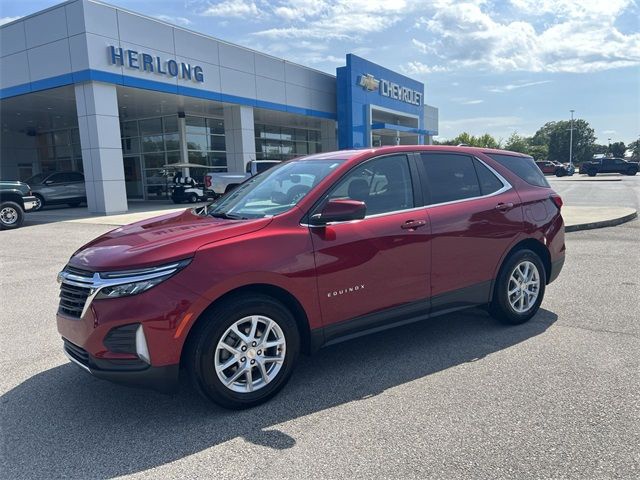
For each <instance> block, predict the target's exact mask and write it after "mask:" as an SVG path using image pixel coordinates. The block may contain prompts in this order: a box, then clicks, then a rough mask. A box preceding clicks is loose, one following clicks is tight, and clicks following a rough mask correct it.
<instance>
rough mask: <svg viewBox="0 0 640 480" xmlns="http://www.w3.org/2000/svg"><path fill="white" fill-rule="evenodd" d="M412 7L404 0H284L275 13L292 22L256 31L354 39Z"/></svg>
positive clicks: (380, 28)
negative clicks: (287, 24) (288, 24)
mask: <svg viewBox="0 0 640 480" xmlns="http://www.w3.org/2000/svg"><path fill="white" fill-rule="evenodd" d="M411 5H413V4H411ZM411 8H412V7H411V6H410V5H409V4H408V3H407V2H406V1H405V0H336V1H327V0H318V1H311V0H285V1H281V2H279V3H278V4H277V6H276V7H274V8H273V14H274V15H275V16H277V17H279V18H281V19H282V20H285V21H287V22H289V23H290V24H291V25H290V26H286V27H276V28H270V29H267V30H262V31H259V32H256V33H255V34H256V35H259V36H262V37H267V38H273V39H280V38H295V39H299V38H308V39H317V40H345V39H355V38H361V37H362V36H365V35H368V34H371V33H375V32H381V31H384V30H386V29H388V28H389V27H391V26H392V25H394V24H396V23H397V22H398V21H400V20H401V19H402V18H404V17H405V15H406V13H407V11H408V10H410V9H411Z"/></svg>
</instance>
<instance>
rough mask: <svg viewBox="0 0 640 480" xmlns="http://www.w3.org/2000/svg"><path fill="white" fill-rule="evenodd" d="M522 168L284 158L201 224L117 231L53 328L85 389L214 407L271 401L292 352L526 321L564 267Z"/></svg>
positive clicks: (452, 157)
mask: <svg viewBox="0 0 640 480" xmlns="http://www.w3.org/2000/svg"><path fill="white" fill-rule="evenodd" d="M561 206H562V200H561V198H560V197H559V196H558V195H557V194H556V193H555V192H554V191H553V190H552V189H551V188H550V187H549V184H548V183H547V181H546V180H545V178H544V176H543V174H542V172H540V170H539V169H538V167H537V166H536V164H535V163H534V161H533V159H532V158H531V157H528V156H525V155H522V154H519V153H512V152H506V151H501V150H488V149H483V148H470V147H446V146H395V147H381V148H376V149H367V150H350V151H339V152H332V153H322V154H317V155H311V156H307V157H302V158H297V159H294V160H290V161H287V162H283V163H281V164H280V165H278V166H276V167H273V168H272V169H270V170H268V171H266V172H263V173H261V174H260V175H257V176H255V177H252V178H250V179H248V180H247V181H245V182H244V183H242V184H241V185H240V186H239V187H237V188H236V189H235V190H233V191H231V192H229V193H227V194H226V195H224V196H222V197H221V198H219V199H218V200H217V201H216V202H215V203H213V204H212V205H209V206H207V207H204V208H201V209H188V210H185V211H182V212H178V213H170V214H167V215H163V216H160V217H157V218H153V219H149V220H144V221H141V222H137V223H133V224H131V225H128V226H124V227H120V228H116V229H115V230H113V231H111V232H108V233H106V234H104V235H102V236H100V237H98V238H96V239H95V240H93V241H92V242H90V243H88V244H87V245H85V246H83V247H82V248H80V249H79V250H78V251H77V252H75V253H74V254H73V256H72V257H71V258H70V260H69V262H68V264H67V265H66V266H65V268H64V269H63V270H62V272H60V274H59V275H58V281H59V282H60V304H59V309H58V313H57V322H58V330H59V332H60V334H61V335H62V338H63V343H64V351H65V353H66V354H67V356H68V357H69V359H70V360H71V361H72V362H74V363H76V364H77V365H79V366H80V367H81V368H83V369H84V370H86V371H88V372H89V373H91V374H93V375H95V376H96V377H99V378H103V379H108V380H113V381H117V382H122V383H128V384H133V385H138V386H147V387H151V388H155V389H157V390H161V391H170V390H172V389H174V388H175V387H176V385H177V380H178V376H179V374H180V372H183V373H185V374H186V375H188V376H189V377H190V379H191V381H192V383H193V385H194V386H195V387H196V389H197V390H198V391H200V392H201V393H202V394H203V395H204V396H205V397H207V398H209V399H211V400H213V401H215V402H217V403H218V404H220V405H222V406H224V407H228V408H246V407H251V406H254V405H257V404H259V403H262V402H264V401H266V400H267V399H269V398H271V397H272V396H273V395H275V394H276V393H277V392H278V391H279V390H280V389H282V388H283V386H284V385H285V383H286V382H287V380H288V379H289V377H290V376H291V373H292V371H293V368H294V365H295V363H296V359H297V357H298V354H299V352H301V351H302V352H306V353H311V352H314V351H315V350H317V349H318V348H320V347H322V346H324V345H329V344H333V343H336V342H338V341H341V340H345V339H349V338H353V337H354V336H356V335H361V334H363V333H365V332H371V331H380V330H382V329H385V328H389V327H393V326H397V325H401V324H406V323H408V322H413V321H418V320H423V319H426V318H429V317H434V316H437V315H441V314H445V313H449V312H452V311H455V310H460V309H463V308H468V307H473V306H486V307H487V308H488V310H489V312H490V313H491V315H493V316H494V317H495V318H497V319H499V320H501V321H503V322H505V323H507V324H519V323H523V322H526V321H527V320H529V319H530V318H531V317H532V316H533V315H535V313H536V312H537V311H538V308H539V307H540V303H541V302H542V299H543V296H544V292H545V288H546V286H547V285H548V284H549V283H550V282H552V281H553V280H554V279H555V278H556V277H557V276H558V274H559V272H560V270H561V268H562V265H563V262H564V257H565V244H564V223H563V220H562V216H561V215H560V208H561Z"/></svg>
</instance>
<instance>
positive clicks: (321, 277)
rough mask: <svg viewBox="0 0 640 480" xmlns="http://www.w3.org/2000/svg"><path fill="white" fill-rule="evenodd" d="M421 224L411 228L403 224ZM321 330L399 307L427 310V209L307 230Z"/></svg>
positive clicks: (428, 235) (429, 245)
mask: <svg viewBox="0 0 640 480" xmlns="http://www.w3.org/2000/svg"><path fill="white" fill-rule="evenodd" d="M418 220H422V221H424V222H425V224H424V225H423V226H421V227H419V228H416V229H415V230H411V229H403V228H402V227H403V225H404V224H406V223H407V222H412V221H413V222H415V221H418ZM311 238H312V241H313V246H314V250H315V258H316V269H317V276H318V295H319V298H320V307H321V309H322V317H323V322H324V324H325V326H329V325H332V324H336V323H339V322H343V321H345V320H349V319H353V318H355V317H360V316H363V315H367V314H370V313H373V312H376V311H380V310H383V309H387V308H391V307H394V306H399V305H402V304H406V303H410V302H416V301H422V300H424V302H425V309H427V308H428V302H427V300H426V299H427V297H428V296H429V278H428V270H429V261H430V257H431V252H430V249H431V243H430V238H431V235H430V231H429V218H428V216H427V213H426V210H424V209H417V210H413V211H408V212H401V213H396V214H391V215H384V216H379V217H372V218H366V219H364V220H360V221H356V222H346V223H340V224H336V225H330V226H327V227H324V228H312V229H311Z"/></svg>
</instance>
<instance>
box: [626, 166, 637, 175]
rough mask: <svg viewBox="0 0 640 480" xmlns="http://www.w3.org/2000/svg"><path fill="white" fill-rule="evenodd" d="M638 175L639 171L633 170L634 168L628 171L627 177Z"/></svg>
mask: <svg viewBox="0 0 640 480" xmlns="http://www.w3.org/2000/svg"><path fill="white" fill-rule="evenodd" d="M636 173H638V171H637V170H634V169H632V168H630V169H629V170H627V175H629V176H633V175H635V174H636Z"/></svg>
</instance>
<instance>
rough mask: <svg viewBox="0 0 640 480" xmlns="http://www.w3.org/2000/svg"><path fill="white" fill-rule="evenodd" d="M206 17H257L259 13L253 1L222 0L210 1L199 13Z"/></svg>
mask: <svg viewBox="0 0 640 480" xmlns="http://www.w3.org/2000/svg"><path fill="white" fill-rule="evenodd" d="M201 14H202V15H204V16H206V17H228V18H229V17H231V18H246V17H248V16H249V17H251V16H253V17H259V16H260V15H261V12H260V10H259V9H258V6H257V5H256V4H255V2H252V1H245V0H224V1H222V2H218V3H210V4H209V6H208V7H207V8H206V9H205V10H204V11H203V12H202V13H201Z"/></svg>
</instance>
